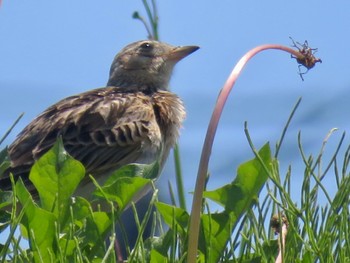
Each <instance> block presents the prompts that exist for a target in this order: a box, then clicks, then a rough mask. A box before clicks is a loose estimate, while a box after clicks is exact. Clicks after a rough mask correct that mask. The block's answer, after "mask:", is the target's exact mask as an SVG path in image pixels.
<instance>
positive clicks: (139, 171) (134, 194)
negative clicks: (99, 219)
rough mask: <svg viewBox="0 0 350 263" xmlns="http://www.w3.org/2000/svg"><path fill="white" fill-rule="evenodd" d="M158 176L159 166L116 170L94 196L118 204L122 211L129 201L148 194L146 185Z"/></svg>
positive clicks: (126, 166)
mask: <svg viewBox="0 0 350 263" xmlns="http://www.w3.org/2000/svg"><path fill="white" fill-rule="evenodd" d="M158 174H159V164H158V162H154V163H152V164H129V165H125V166H123V167H121V168H120V169H118V170H116V171H115V172H114V173H113V174H112V175H110V176H109V178H108V179H107V181H106V182H105V184H104V185H103V186H102V187H101V188H98V189H96V191H95V192H94V195H96V196H99V197H103V198H107V200H109V201H114V202H116V203H117V204H118V208H119V209H120V211H122V210H123V209H124V208H126V207H127V206H128V205H129V204H130V202H131V201H135V202H136V201H137V200H138V199H139V198H140V197H142V196H143V195H144V194H146V193H147V192H148V188H146V185H147V184H150V183H151V179H154V178H156V177H157V176H158Z"/></svg>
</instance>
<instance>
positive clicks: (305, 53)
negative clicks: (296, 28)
mask: <svg viewBox="0 0 350 263" xmlns="http://www.w3.org/2000/svg"><path fill="white" fill-rule="evenodd" d="M289 38H290V39H291V40H292V42H293V45H292V47H294V48H296V49H298V51H299V53H300V56H294V55H291V57H292V58H295V59H296V61H297V62H298V64H299V66H298V67H299V75H300V78H301V79H302V80H303V81H304V78H303V75H304V74H306V73H307V72H308V71H309V70H310V69H312V68H313V67H314V66H315V64H316V63H317V62H320V63H322V60H321V59H319V58H316V57H315V56H314V55H315V53H316V52H317V48H311V47H309V43H308V42H307V40H305V41H304V43H303V44H301V43H299V42H297V41H294V39H293V38H291V37H289ZM302 66H304V67H305V68H306V71H304V72H302V71H301V69H300V68H301V67H302Z"/></svg>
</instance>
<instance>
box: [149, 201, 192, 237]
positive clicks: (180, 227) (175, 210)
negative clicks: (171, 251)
mask: <svg viewBox="0 0 350 263" xmlns="http://www.w3.org/2000/svg"><path fill="white" fill-rule="evenodd" d="M155 206H156V207H157V209H158V211H159V213H160V214H161V215H162V217H163V219H164V221H165V223H166V224H167V225H168V226H169V227H170V228H174V227H175V228H176V229H173V230H177V231H179V232H180V233H181V234H182V235H184V234H185V233H186V232H187V227H188V220H189V217H190V216H189V214H188V213H187V212H186V211H185V210H183V209H181V208H179V207H176V206H172V205H168V204H165V203H161V202H157V203H155Z"/></svg>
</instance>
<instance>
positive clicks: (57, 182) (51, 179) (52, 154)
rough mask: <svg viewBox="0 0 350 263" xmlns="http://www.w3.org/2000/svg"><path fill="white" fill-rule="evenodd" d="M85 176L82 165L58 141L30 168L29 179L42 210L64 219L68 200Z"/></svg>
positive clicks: (60, 140) (60, 141)
mask: <svg viewBox="0 0 350 263" xmlns="http://www.w3.org/2000/svg"><path fill="white" fill-rule="evenodd" d="M84 175H85V169H84V167H83V165H82V164H81V163H80V162H78V161H76V160H74V159H73V158H72V157H71V156H69V155H68V153H67V152H66V151H65V150H64V148H63V143H62V139H59V140H58V141H57V142H56V143H55V144H54V146H53V147H52V149H51V150H49V151H48V152H47V153H46V154H44V155H43V156H42V157H41V158H40V159H39V160H38V161H37V162H36V163H35V164H34V165H33V167H32V169H31V171H30V175H29V179H30V180H31V181H32V182H33V184H34V186H35V188H36V189H37V191H38V193H39V196H40V200H41V204H42V208H43V209H45V210H47V211H53V212H54V214H55V215H56V216H57V217H58V218H60V221H61V219H62V218H64V215H65V213H66V211H67V207H68V204H69V198H70V197H71V195H72V194H73V193H74V191H75V189H76V188H77V186H78V184H79V183H80V181H81V180H82V178H83V177H84Z"/></svg>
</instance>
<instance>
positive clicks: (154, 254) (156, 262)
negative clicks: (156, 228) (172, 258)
mask: <svg viewBox="0 0 350 263" xmlns="http://www.w3.org/2000/svg"><path fill="white" fill-rule="evenodd" d="M167 262H169V261H168V258H167V257H166V256H163V255H162V254H161V253H159V252H158V251H157V250H155V249H152V250H151V257H150V263H167Z"/></svg>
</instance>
